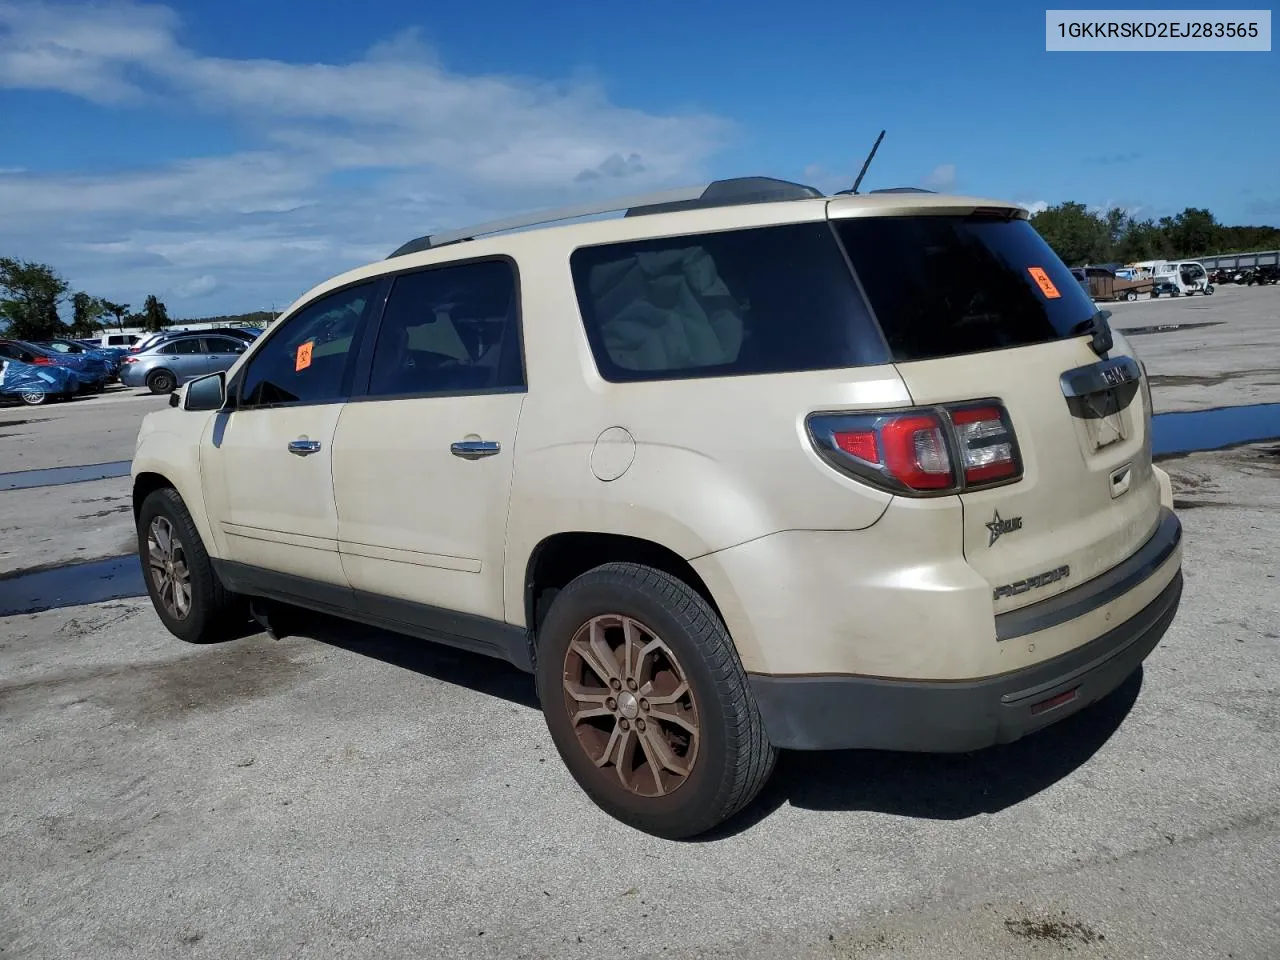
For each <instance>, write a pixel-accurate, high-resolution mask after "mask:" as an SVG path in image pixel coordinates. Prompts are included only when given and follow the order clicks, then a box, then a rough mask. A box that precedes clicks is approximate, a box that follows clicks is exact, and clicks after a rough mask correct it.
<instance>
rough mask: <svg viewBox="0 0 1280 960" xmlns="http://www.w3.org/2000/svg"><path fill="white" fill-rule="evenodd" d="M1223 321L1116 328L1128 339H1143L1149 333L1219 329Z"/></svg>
mask: <svg viewBox="0 0 1280 960" xmlns="http://www.w3.org/2000/svg"><path fill="white" fill-rule="evenodd" d="M1222 323H1223V321H1222V320H1210V321H1204V322H1202V323H1157V324H1155V325H1154V326H1150V327H1116V330H1117V331H1119V332H1120V333H1123V334H1124V335H1125V336H1126V337H1141V336H1144V335H1145V334H1148V333H1172V332H1173V331H1174V330H1195V329H1196V328H1197V327H1218V326H1221V325H1222Z"/></svg>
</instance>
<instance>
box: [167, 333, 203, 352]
mask: <svg viewBox="0 0 1280 960" xmlns="http://www.w3.org/2000/svg"><path fill="white" fill-rule="evenodd" d="M156 352H157V353H166V354H172V353H179V354H184V355H186V354H191V353H199V352H200V340H199V338H197V337H191V338H189V339H187V340H174V341H173V342H172V343H166V344H165V345H164V346H163V347H161V348H160V349H159V350H157V351H156Z"/></svg>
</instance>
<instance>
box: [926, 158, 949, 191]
mask: <svg viewBox="0 0 1280 960" xmlns="http://www.w3.org/2000/svg"><path fill="white" fill-rule="evenodd" d="M920 186H922V187H925V188H927V189H929V190H937V191H938V192H939V193H951V192H952V191H953V190H955V188H956V165H955V164H954V163H942V164H939V165H938V166H936V167H934V168H933V170H932V171H931V172H930V173H929V174H928V176H926V177H924V178H923V179H922V180H921V181H920Z"/></svg>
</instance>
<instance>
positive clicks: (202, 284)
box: [173, 273, 218, 300]
mask: <svg viewBox="0 0 1280 960" xmlns="http://www.w3.org/2000/svg"><path fill="white" fill-rule="evenodd" d="M216 289H218V280H217V278H216V277H215V276H214V275H213V274H211V273H202V274H201V275H200V276H198V277H194V278H192V279H191V280H188V281H187V282H186V283H181V284H178V286H176V287H174V290H173V295H174V296H175V297H177V298H178V299H180V300H190V299H194V298H197V297H203V296H206V295H208V294H210V293H213V291H214V290H216Z"/></svg>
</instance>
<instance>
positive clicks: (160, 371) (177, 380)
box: [120, 333, 248, 393]
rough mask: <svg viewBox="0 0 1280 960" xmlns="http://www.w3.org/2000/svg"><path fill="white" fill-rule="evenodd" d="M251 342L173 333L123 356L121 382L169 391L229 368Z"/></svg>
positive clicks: (206, 335)
mask: <svg viewBox="0 0 1280 960" xmlns="http://www.w3.org/2000/svg"><path fill="white" fill-rule="evenodd" d="M246 346H248V344H247V343H246V342H245V341H244V340H242V339H238V338H236V337H224V336H214V335H210V334H205V333H201V334H194V335H193V334H188V335H186V336H181V337H174V338H172V339H169V340H164V341H161V342H160V343H158V344H156V345H154V346H152V347H149V348H147V349H146V350H143V351H142V352H140V353H133V354H130V355H129V356H127V357H125V358H124V362H123V364H122V365H121V367H120V382H121V383H123V384H124V385H125V386H127V387H143V386H145V387H147V388H148V389H149V390H150V391H151V392H152V393H169V392H171V391H172V390H173V389H174V388H176V387H179V386H181V385H182V384H184V383H186V382H187V381H188V380H191V379H193V378H195V377H203V376H205V375H206V374H210V373H216V372H218V371H219V370H226V369H227V368H228V367H230V366H231V365H232V364H233V363H235V361H236V360H238V359H239V358H240V355H241V354H243V353H244V351H245V347H246Z"/></svg>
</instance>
